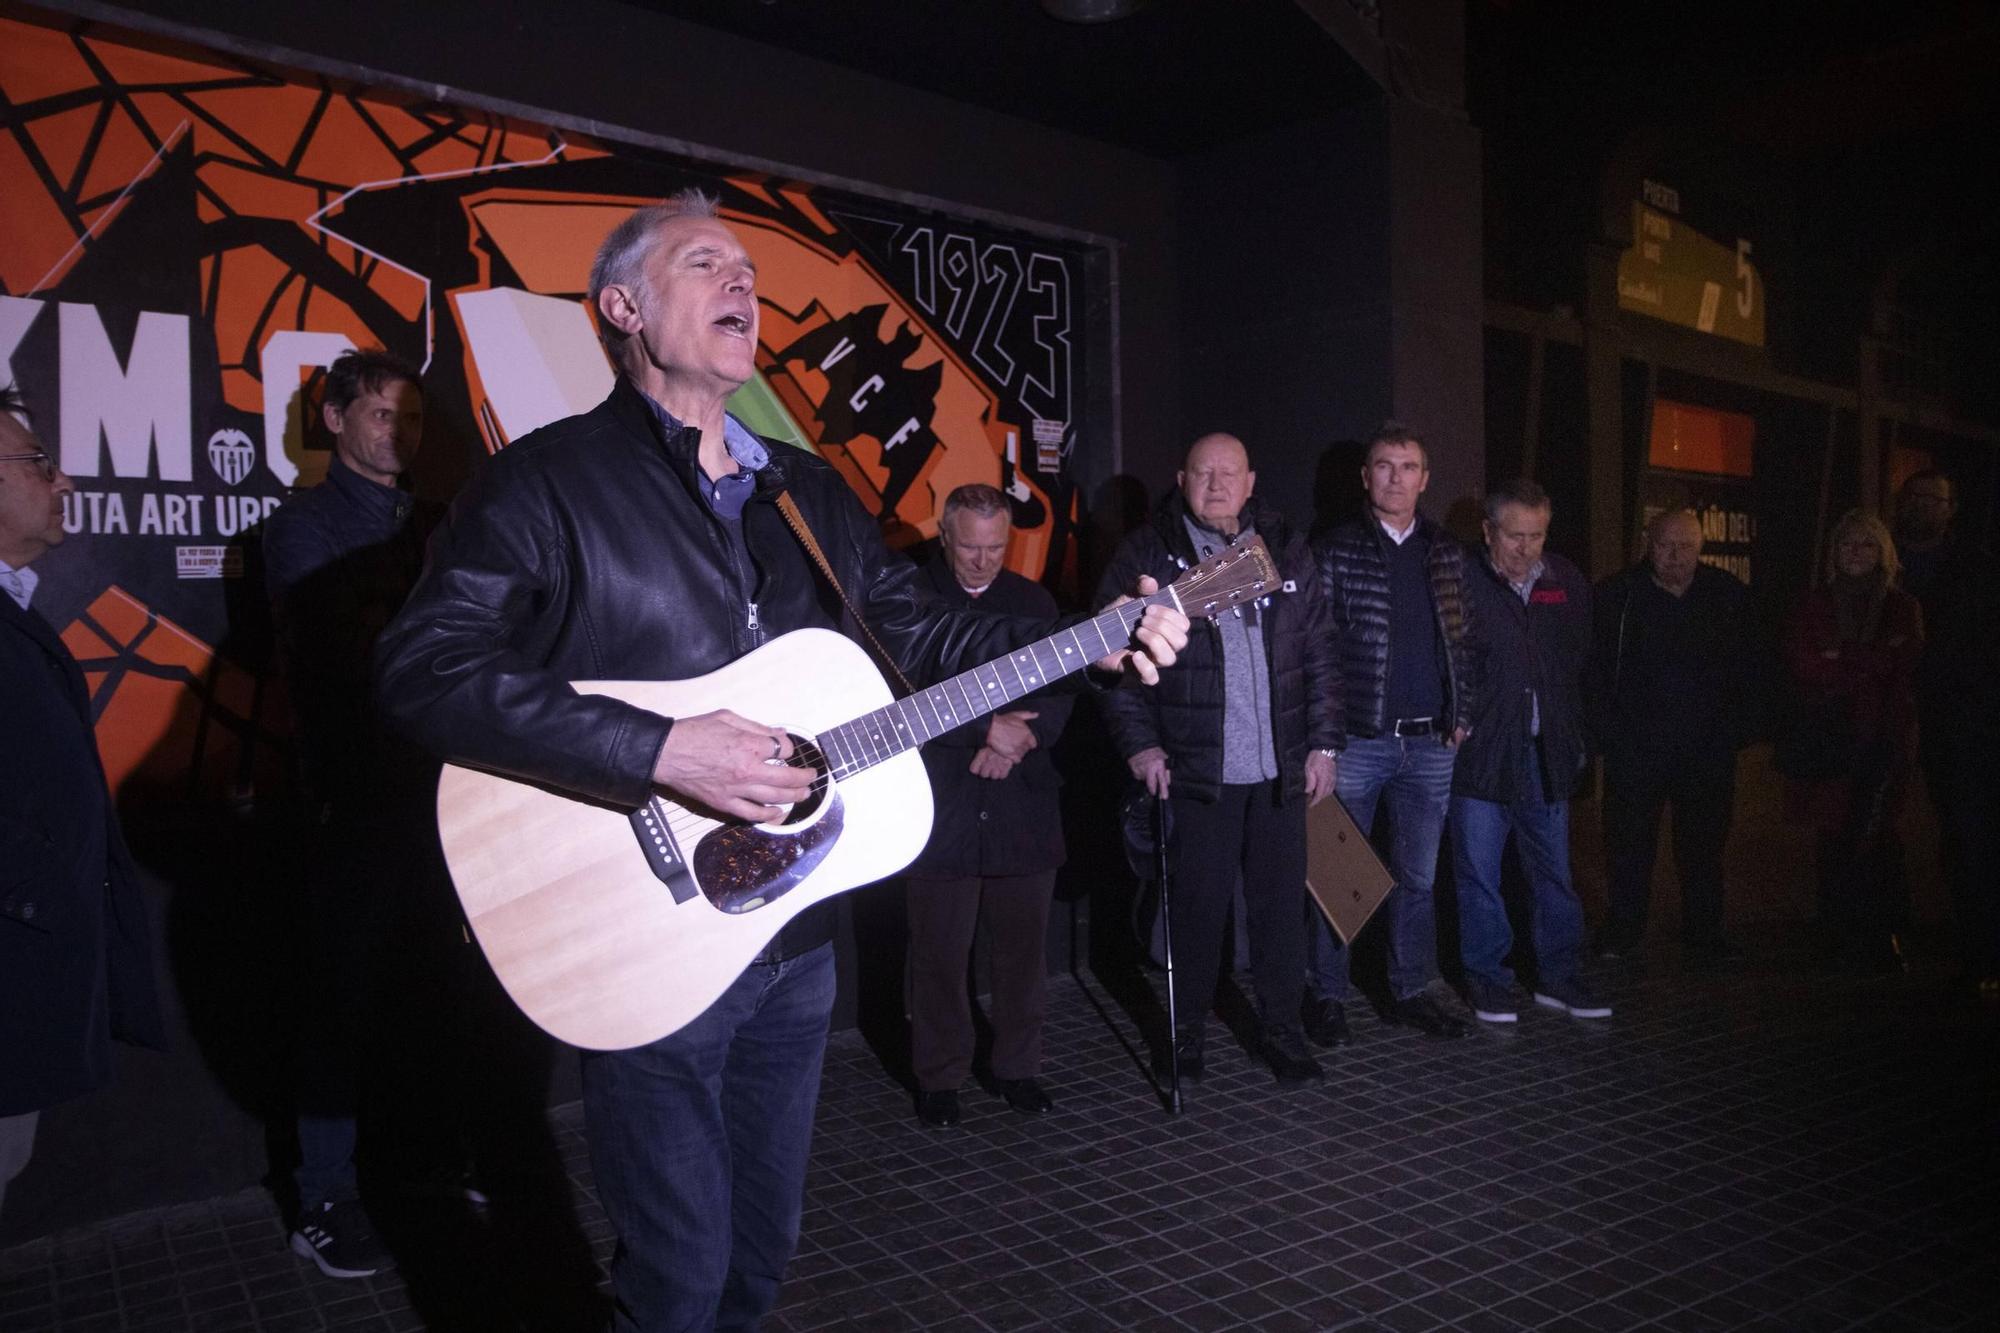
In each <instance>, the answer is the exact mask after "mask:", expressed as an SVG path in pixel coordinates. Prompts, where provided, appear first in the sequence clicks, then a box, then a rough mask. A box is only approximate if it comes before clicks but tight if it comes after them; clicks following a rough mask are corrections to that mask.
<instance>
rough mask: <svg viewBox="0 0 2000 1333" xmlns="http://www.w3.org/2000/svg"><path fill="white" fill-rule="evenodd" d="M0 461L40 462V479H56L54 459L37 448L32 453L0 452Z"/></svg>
mask: <svg viewBox="0 0 2000 1333" xmlns="http://www.w3.org/2000/svg"><path fill="white" fill-rule="evenodd" d="M0 463H40V464H41V465H42V480H43V481H54V480H55V479H56V460H55V459H53V458H50V457H49V456H48V453H47V452H46V451H45V450H41V449H37V450H35V452H33V453H32V454H0Z"/></svg>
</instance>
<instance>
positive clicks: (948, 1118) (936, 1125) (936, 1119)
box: [917, 1091, 958, 1129]
mask: <svg viewBox="0 0 2000 1333" xmlns="http://www.w3.org/2000/svg"><path fill="white" fill-rule="evenodd" d="M917 1119H919V1120H921V1121H923V1122H924V1123H925V1124H926V1125H929V1126H930V1127H931V1128H932V1129H950V1128H951V1127H952V1126H953V1125H956V1124H957V1123H958V1094H957V1093H956V1092H950V1091H946V1092H920V1093H918V1094H917Z"/></svg>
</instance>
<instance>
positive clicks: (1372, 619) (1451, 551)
mask: <svg viewBox="0 0 2000 1333" xmlns="http://www.w3.org/2000/svg"><path fill="white" fill-rule="evenodd" d="M1417 531H1418V532H1419V533H1421V534H1423V535H1424V536H1425V537H1427V538H1428V539H1429V541H1430V544H1431V555H1430V566H1429V570H1430V580H1431V603H1432V606H1433V608H1434V609H1435V611H1436V613H1437V627H1438V634H1439V636H1440V637H1442V638H1443V640H1444V647H1445V663H1446V669H1445V694H1446V696H1447V697H1446V703H1445V708H1446V711H1447V712H1448V713H1449V714H1450V717H1451V726H1452V729H1453V730H1457V729H1458V728H1460V727H1470V726H1471V725H1472V714H1473V705H1474V703H1475V702H1476V700H1475V698H1474V693H1475V690H1476V688H1477V682H1476V680H1475V679H1474V673H1473V669H1472V658H1471V653H1470V651H1469V649H1468V648H1467V643H1466V640H1467V636H1468V634H1469V633H1470V631H1471V619H1472V608H1471V606H1470V605H1469V604H1468V603H1467V601H1466V597H1465V548H1464V547H1463V546H1461V545H1459V543H1458V542H1457V540H1456V539H1454V538H1453V537H1452V536H1451V534H1450V533H1448V532H1446V531H1445V530H1444V529H1443V528H1441V527H1439V526H1438V525H1437V524H1435V523H1433V522H1431V521H1430V520H1429V519H1428V518H1425V517H1423V516H1422V515H1421V514H1419V515H1418V516H1417ZM1388 540H1389V538H1388V536H1387V535H1386V534H1384V533H1383V531H1382V525H1381V524H1380V523H1378V522H1376V521H1375V519H1374V517H1373V516H1372V515H1363V516H1362V517H1360V518H1357V519H1352V520H1350V521H1348V522H1346V523H1342V524H1341V525H1340V526H1338V527H1336V528H1334V529H1333V530H1332V531H1331V532H1328V533H1327V534H1326V535H1325V536H1323V537H1321V538H1320V539H1319V542H1318V543H1317V545H1316V546H1315V553H1316V555H1317V557H1318V562H1319V577H1320V586H1321V588H1322V589H1324V590H1325V593H1326V604H1327V611H1328V616H1329V619H1331V620H1332V622H1333V634H1334V640H1335V642H1336V643H1337V645H1338V649H1337V654H1336V657H1337V660H1338V663H1339V670H1340V685H1341V695H1342V699H1343V702H1344V704H1345V707H1344V708H1343V709H1342V711H1341V727H1340V738H1339V739H1338V740H1336V741H1334V742H1333V745H1334V747H1335V748H1336V749H1345V748H1346V746H1347V742H1348V741H1349V739H1352V738H1360V739H1372V738H1374V737H1377V736H1380V735H1381V734H1382V733H1383V732H1384V731H1385V730H1387V728H1388V725H1389V722H1390V719H1389V718H1386V717H1384V716H1383V714H1384V713H1385V712H1386V711H1387V708H1388V698H1389V560H1388V557H1387V556H1386V555H1384V554H1383V550H1382V547H1383V544H1384V543H1385V542H1387V541H1388Z"/></svg>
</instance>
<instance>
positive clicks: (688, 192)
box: [590, 185, 722, 351]
mask: <svg viewBox="0 0 2000 1333" xmlns="http://www.w3.org/2000/svg"><path fill="white" fill-rule="evenodd" d="M721 202H722V201H721V200H719V199H717V198H716V197H715V196H714V195H712V194H710V193H708V192H707V191H706V190H701V189H697V188H696V187H695V186H692V185H690V186H688V187H687V188H686V189H684V190H678V191H676V192H674V193H673V194H670V195H668V196H667V197H666V198H665V199H662V200H661V201H660V202H659V203H657V204H647V205H646V206H645V207H644V208H635V209H633V210H632V213H631V215H630V216H629V217H627V218H626V219H625V220H624V221H623V222H620V223H619V224H618V225H617V226H615V227H613V228H612V229H611V234H610V235H609V236H606V237H605V238H604V244H602V245H600V246H598V247H597V258H596V259H594V260H592V261H591V265H590V308H591V309H592V310H593V311H595V310H596V309H597V308H598V306H597V298H598V297H600V296H602V295H603V294H604V289H605V288H606V287H635V286H637V285H638V283H639V278H640V277H641V275H643V274H644V273H645V271H646V260H647V258H648V256H650V255H651V254H652V253H653V246H654V245H656V244H658V242H659V239H660V226H661V224H662V223H665V222H669V221H671V220H673V219H674V218H712V217H715V216H717V210H718V209H719V208H720V207H721ZM600 323H602V322H601V321H600ZM602 327H603V330H604V337H605V341H606V344H607V345H608V346H610V347H611V348H612V349H613V350H614V351H615V350H616V349H617V348H618V346H619V345H620V344H622V343H623V342H624V341H625V335H624V334H623V333H621V332H619V331H618V330H617V329H614V328H612V327H611V326H610V325H608V324H604V325H602Z"/></svg>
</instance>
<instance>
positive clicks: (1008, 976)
mask: <svg viewBox="0 0 2000 1333" xmlns="http://www.w3.org/2000/svg"><path fill="white" fill-rule="evenodd" d="M1055 887H1056V872H1055V871H1053V870H1043V871H1040V872H1038V873H1036V874H1032V875H991V876H988V877H986V878H984V879H982V878H980V877H979V876H976V875H974V876H969V877H966V878H963V879H931V878H928V877H924V876H919V875H911V876H909V877H908V879H907V880H906V881H905V890H906V892H907V894H908V904H909V915H910V1060H911V1064H912V1065H913V1067H914V1068H915V1070H916V1075H917V1086H918V1087H919V1088H922V1089H923V1090H924V1091H926V1092H948V1091H953V1090H956V1089H957V1087H958V1086H959V1085H960V1084H961V1083H963V1082H965V1078H966V1075H968V1074H970V1073H971V1072H972V1046H973V1029H972V999H971V996H970V995H968V994H967V992H966V976H965V973H966V965H967V963H968V962H969V960H970V959H971V957H972V937H973V933H974V931H975V930H976V929H977V927H978V925H979V923H980V922H981V921H982V920H983V921H985V923H986V936H987V940H988V942H989V943H990V944H991V945H992V982H993V1013H992V1018H993V1077H995V1078H1003V1079H1015V1078H1033V1077H1035V1075H1037V1074H1039V1073H1040V1072H1041V1069H1042V1019H1043V1016H1044V1015H1045V1014H1046V1013H1047V1010H1048V971H1049V963H1048V935H1049V899H1050V898H1051V897H1052V896H1053V895H1054V893H1055Z"/></svg>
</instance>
